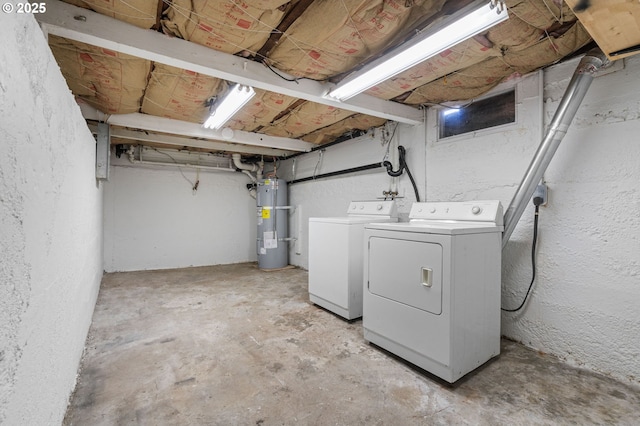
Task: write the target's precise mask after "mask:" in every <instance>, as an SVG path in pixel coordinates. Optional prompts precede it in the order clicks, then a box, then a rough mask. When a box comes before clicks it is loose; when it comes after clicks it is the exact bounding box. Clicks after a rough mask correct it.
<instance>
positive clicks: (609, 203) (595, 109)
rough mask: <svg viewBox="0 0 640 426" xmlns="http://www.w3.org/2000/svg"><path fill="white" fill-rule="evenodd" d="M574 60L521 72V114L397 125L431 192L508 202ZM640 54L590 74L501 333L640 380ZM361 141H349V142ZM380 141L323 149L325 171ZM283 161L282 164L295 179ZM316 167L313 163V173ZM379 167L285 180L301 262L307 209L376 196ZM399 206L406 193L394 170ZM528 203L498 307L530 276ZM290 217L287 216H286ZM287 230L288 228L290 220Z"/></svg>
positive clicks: (301, 171)
mask: <svg viewBox="0 0 640 426" xmlns="http://www.w3.org/2000/svg"><path fill="white" fill-rule="evenodd" d="M576 65H577V61H572V62H569V63H566V64H560V65H557V66H555V67H552V68H550V69H547V70H545V72H544V73H537V74H534V75H532V76H527V77H526V78H525V79H523V80H522V81H521V82H520V83H519V84H518V86H517V110H516V114H517V123H516V125H510V126H506V127H503V128H500V129H499V131H481V132H476V133H473V134H470V135H465V136H459V137H455V138H449V139H444V140H438V139H437V137H436V120H435V118H436V114H435V111H434V110H432V109H430V110H429V111H428V112H427V124H426V126H421V127H414V128H409V127H406V126H400V127H399V129H398V133H397V134H396V138H398V141H397V143H399V144H402V145H404V146H406V147H407V150H408V154H409V159H410V166H411V169H412V172H413V174H414V175H415V176H416V179H417V180H418V181H419V184H420V191H421V194H422V195H423V196H424V194H425V192H426V199H427V200H429V201H444V200H454V201H464V200H473V199H498V200H501V202H502V203H503V205H504V207H505V208H506V207H507V206H508V205H509V203H510V201H511V198H512V197H513V194H514V193H515V190H516V188H517V186H518V184H519V182H520V180H521V179H522V176H523V174H524V172H525V170H526V168H527V166H528V164H529V162H530V161H531V159H532V157H533V154H534V152H535V151H536V149H537V147H538V145H539V143H540V141H541V138H542V136H543V134H544V133H543V130H544V129H545V127H546V125H547V124H548V123H549V121H550V120H551V117H552V116H553V113H554V112H555V109H556V108H557V104H558V102H559V100H560V99H561V97H562V95H563V93H564V89H565V88H566V85H567V84H568V82H569V79H570V77H571V75H572V74H573V71H574V69H575V66H576ZM638 75H640V57H631V58H628V59H627V60H625V68H624V69H623V70H620V71H616V72H613V73H611V74H608V75H604V76H602V77H598V78H597V79H595V80H594V82H593V84H592V86H591V88H590V90H589V92H588V93H587V96H586V98H585V100H584V102H583V104H582V106H581V108H580V109H579V111H578V114H577V116H576V118H575V119H574V123H573V125H572V126H571V128H570V129H569V131H568V133H567V136H566V137H565V139H564V141H563V143H562V145H561V146H560V148H559V150H558V152H557V154H556V156H555V158H554V159H553V161H552V163H551V165H550V167H549V168H548V170H547V173H546V174H545V180H546V182H547V184H548V185H549V191H550V192H549V205H548V206H547V207H543V208H542V209H541V215H540V229H539V246H538V247H539V248H538V257H537V258H538V278H537V280H536V284H535V286H534V289H533V291H532V295H531V296H530V298H531V299H530V300H529V302H528V304H527V306H526V308H525V309H524V310H523V311H522V312H520V313H517V314H509V313H504V314H503V316H502V334H503V335H504V336H506V337H509V338H511V339H514V340H517V341H520V342H522V343H524V344H525V345H527V346H529V347H531V348H534V349H537V350H541V351H543V352H547V353H551V354H554V355H556V356H559V357H560V358H562V359H565V360H566V361H567V362H569V363H572V364H574V365H578V366H583V367H585V368H587V369H590V370H593V371H598V372H602V373H604V374H607V375H610V376H612V377H615V378H618V379H620V380H623V381H628V382H631V383H635V384H640V340H638V339H637V333H636V332H635V331H636V330H638V329H640V305H639V304H638V303H637V301H638V300H640V214H639V213H638V212H640V193H639V189H638V182H640V166H639V165H640V144H638V143H637V135H638V133H640V85H638V84H637V81H638ZM355 148H357V149H355ZM383 155H384V153H383V152H381V149H380V146H379V142H378V143H374V142H372V141H371V140H369V139H367V138H366V137H365V138H359V139H358V140H354V141H352V142H345V143H344V144H340V145H336V146H334V147H330V148H327V150H326V152H325V154H324V158H323V159H322V162H321V163H320V164H321V165H322V172H326V171H332V170H338V169H341V168H347V167H354V166H358V165H362V164H367V163H369V162H371V160H372V159H374V158H375V159H380V158H381V157H382V156H383ZM318 159H319V154H318V153H317V152H316V153H312V154H307V155H304V156H302V157H297V159H296V162H297V164H296V166H295V170H296V171H297V172H296V174H297V176H296V177H304V176H308V175H310V174H311V173H312V172H313V169H314V166H315V165H316V164H318ZM292 169H293V164H292V162H291V160H289V161H287V162H284V163H283V164H281V166H280V170H281V171H282V174H283V177H285V178H286V179H290V178H291V173H290V171H291V170H292ZM318 173H320V172H318ZM387 186H388V181H387V178H386V177H385V175H384V172H380V173H374V172H370V173H368V174H362V173H360V174H356V175H345V176H340V177H336V178H330V179H327V180H319V181H315V182H308V183H303V184H298V185H293V186H292V187H291V188H290V203H291V204H295V205H300V206H301V209H302V212H303V219H302V220H303V223H301V225H302V226H301V228H302V232H301V236H300V237H301V238H302V241H303V243H302V245H301V251H302V253H300V254H296V253H295V252H294V251H293V250H292V251H291V256H290V259H291V263H292V264H295V265H298V266H301V267H303V268H306V267H308V258H307V254H306V245H307V244H308V224H307V223H306V222H308V218H309V217H311V216H342V215H344V213H345V211H346V207H347V205H348V202H349V201H350V200H357V199H370V198H372V197H376V196H380V193H381V190H382V189H384V188H386V187H387ZM400 193H401V195H404V196H406V198H404V199H402V200H401V208H400V212H401V213H402V215H403V217H402V219H405V220H406V215H407V214H408V212H409V208H410V206H411V203H412V202H413V201H414V198H413V197H412V195H411V193H412V190H411V187H410V184H409V182H408V179H407V178H406V176H404V177H402V178H401V182H400ZM532 223H533V207H530V208H528V209H527V210H526V211H525V213H524V215H523V217H522V219H521V220H520V222H519V224H518V226H517V227H516V229H515V231H514V233H513V235H512V237H511V240H510V242H509V245H508V247H507V249H506V250H505V251H504V252H503V271H502V272H503V273H502V295H503V296H502V304H503V306H505V307H508V308H511V307H515V306H518V304H519V302H520V301H521V300H522V297H523V296H524V293H525V292H526V289H527V286H528V284H529V281H530V278H531V262H530V248H531V237H532ZM294 226H295V224H294ZM292 228H293V227H292Z"/></svg>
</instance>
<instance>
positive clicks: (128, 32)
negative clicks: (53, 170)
mask: <svg viewBox="0 0 640 426" xmlns="http://www.w3.org/2000/svg"><path fill="white" fill-rule="evenodd" d="M35 16H36V19H37V20H38V22H39V23H40V26H41V27H42V29H43V31H44V32H45V33H48V34H53V35H56V36H60V37H64V38H68V39H71V40H76V41H80V42H83V43H87V44H91V45H94V46H98V47H102V48H105V49H110V50H114V51H117V52H121V53H126V54H128V55H132V56H136V57H139V58H144V59H147V60H150V61H154V62H159V63H163V64H166V65H170V66H174V67H177V68H182V69H186V70H190V71H194V72H197V73H201V74H204V75H208V76H211V77H217V78H220V79H223V80H228V81H232V82H236V83H240V84H244V85H249V86H253V87H257V88H260V89H263V90H267V91H270V92H276V93H282V94H285V95H288V96H292V97H295V98H300V99H305V100H308V101H311V102H316V103H319V104H323V105H329V106H333V107H336V108H341V109H344V110H348V111H353V112H354V113H356V112H357V113H361V114H367V115H371V116H374V117H380V118H385V119H387V120H393V121H397V122H400V123H406V124H411V125H416V124H420V123H422V121H423V115H422V112H421V111H420V110H418V109H417V108H414V107H411V106H409V105H404V104H400V103H397V102H392V101H387V100H384V99H379V98H376V97H374V96H370V95H366V94H360V95H357V96H354V97H353V98H351V99H349V100H348V101H347V102H338V101H336V100H333V99H330V98H328V97H325V95H326V94H327V93H329V91H330V90H331V89H333V88H334V87H335V85H334V84H332V83H322V82H318V81H313V80H309V79H300V80H297V81H287V80H285V79H282V78H280V77H278V76H276V75H275V74H273V73H272V72H271V71H270V70H269V69H268V68H266V67H265V66H264V65H262V64H260V63H257V62H254V61H251V60H248V59H244V58H240V57H238V56H234V55H230V54H228V53H223V52H219V51H217V50H213V49H210V48H208V47H205V46H201V45H199V44H196V43H191V42H188V41H185V40H182V39H179V38H176V37H169V36H166V35H164V34H161V33H158V32H156V31H152V30H144V29H142V28H138V27H136V26H134V25H131V24H128V23H126V22H122V21H119V20H117V19H114V18H111V17H108V16H105V15H101V14H99V13H96V12H92V11H90V10H87V9H82V8H79V7H77V6H73V5H70V4H68V3H64V2H61V1H55V2H48V3H47V12H46V13H44V14H39V15H35ZM76 16H82V17H84V18H82V19H74V17H76Z"/></svg>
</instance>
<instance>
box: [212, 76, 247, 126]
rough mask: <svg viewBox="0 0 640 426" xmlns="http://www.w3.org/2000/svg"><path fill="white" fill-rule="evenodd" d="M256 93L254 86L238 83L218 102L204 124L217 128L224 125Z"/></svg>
mask: <svg viewBox="0 0 640 426" xmlns="http://www.w3.org/2000/svg"><path fill="white" fill-rule="evenodd" d="M255 94H256V92H255V91H254V90H253V87H251V86H241V85H240V84H236V85H235V86H233V87H232V88H231V90H229V92H228V93H227V94H226V95H225V97H224V98H223V99H222V100H221V101H220V102H216V105H215V109H214V110H213V112H212V113H211V116H210V117H209V118H208V119H207V121H205V122H204V124H203V126H204V127H205V128H207V129H215V130H217V129H219V128H221V127H222V125H223V124H224V123H226V122H227V121H229V119H230V118H231V117H233V116H234V115H235V113H236V112H238V111H239V110H240V108H242V107H243V106H244V105H245V104H246V103H247V102H249V100H251V98H253V95H255Z"/></svg>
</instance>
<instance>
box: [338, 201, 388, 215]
mask: <svg viewBox="0 0 640 426" xmlns="http://www.w3.org/2000/svg"><path fill="white" fill-rule="evenodd" d="M347 214H348V215H349V216H351V215H354V216H389V217H397V216H398V209H397V207H396V202H395V201H389V200H387V201H384V200H374V201H352V202H351V203H349V208H348V209H347Z"/></svg>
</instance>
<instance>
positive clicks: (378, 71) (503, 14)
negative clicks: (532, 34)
mask: <svg viewBox="0 0 640 426" xmlns="http://www.w3.org/2000/svg"><path fill="white" fill-rule="evenodd" d="M478 3H480V5H479V4H478ZM494 3H495V0H493V1H491V2H490V1H489V0H483V1H480V2H478V1H476V2H474V4H473V5H471V6H469V7H465V8H463V9H462V10H460V11H459V13H456V14H454V15H452V16H451V19H454V21H453V22H452V23H449V24H445V25H440V26H438V28H433V29H431V30H427V31H425V33H424V34H423V35H419V36H417V37H416V38H414V39H412V40H409V41H408V42H407V43H406V44H405V45H403V46H400V47H399V48H398V49H396V50H394V51H391V52H390V53H389V54H388V55H385V56H383V57H382V58H380V59H378V60H377V61H374V62H372V63H371V64H369V65H367V66H366V67H365V68H363V69H362V70H360V71H357V72H356V73H355V74H354V75H353V76H352V77H348V78H346V79H345V80H343V81H341V82H340V83H339V84H338V86H337V87H336V88H335V89H333V90H332V91H331V92H329V94H328V96H329V97H331V98H334V99H337V100H339V101H345V100H347V99H349V98H351V97H352V96H355V95H357V94H358V93H360V92H364V91H365V90H367V89H369V88H370V87H373V86H375V85H376V84H378V83H380V82H382V81H384V80H387V79H388V78H391V77H393V76H394V75H396V74H399V73H401V72H402V71H405V70H407V69H409V68H411V67H413V66H414V65H417V64H419V63H420V62H422V61H424V60H426V59H428V58H430V57H432V56H435V55H437V54H438V53H441V52H443V51H445V50H447V49H449V48H450V47H453V46H455V45H456V44H458V43H460V42H461V41H464V40H466V39H468V38H470V37H473V36H474V35H477V34H480V33H482V32H484V31H486V30H488V29H489V28H491V27H492V26H494V25H496V24H498V23H500V22H502V21H505V20H506V19H508V18H509V15H508V14H507V9H506V8H505V7H504V5H503V4H502V3H501V2H500V1H498V2H497V3H498V4H497V6H496V5H495V4H494ZM456 18H457V19H456ZM449 22H450V21H449Z"/></svg>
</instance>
